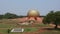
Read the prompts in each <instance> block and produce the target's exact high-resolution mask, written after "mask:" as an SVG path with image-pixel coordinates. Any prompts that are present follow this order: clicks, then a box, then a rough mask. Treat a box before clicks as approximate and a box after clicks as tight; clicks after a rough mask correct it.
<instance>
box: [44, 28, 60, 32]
mask: <svg viewBox="0 0 60 34" xmlns="http://www.w3.org/2000/svg"><path fill="white" fill-rule="evenodd" d="M43 30H58V31H60V28H57V29H55V28H43Z"/></svg>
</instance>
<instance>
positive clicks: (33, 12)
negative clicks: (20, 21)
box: [28, 10, 39, 17]
mask: <svg viewBox="0 0 60 34" xmlns="http://www.w3.org/2000/svg"><path fill="white" fill-rule="evenodd" d="M28 16H30V17H38V16H39V12H38V11H37V10H29V12H28Z"/></svg>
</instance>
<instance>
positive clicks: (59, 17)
mask: <svg viewBox="0 0 60 34" xmlns="http://www.w3.org/2000/svg"><path fill="white" fill-rule="evenodd" d="M43 23H44V24H47V23H48V24H50V23H52V24H55V25H56V26H55V28H57V26H58V25H60V11H56V12H54V11H51V12H49V13H48V14H47V15H46V16H45V17H44V19H43Z"/></svg>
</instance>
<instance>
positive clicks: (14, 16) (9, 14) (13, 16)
mask: <svg viewBox="0 0 60 34" xmlns="http://www.w3.org/2000/svg"><path fill="white" fill-rule="evenodd" d="M3 17H4V18H6V19H11V18H17V17H18V16H17V15H16V14H11V13H6V14H5V15H4V16H3Z"/></svg>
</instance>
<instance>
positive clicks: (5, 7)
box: [0, 0, 60, 15]
mask: <svg viewBox="0 0 60 34" xmlns="http://www.w3.org/2000/svg"><path fill="white" fill-rule="evenodd" d="M30 9H36V10H38V11H39V12H40V15H46V14H47V13H48V12H50V11H51V10H54V11H59V10H60V0H0V14H5V13H7V12H10V13H14V14H17V15H27V12H28V10H30Z"/></svg>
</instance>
